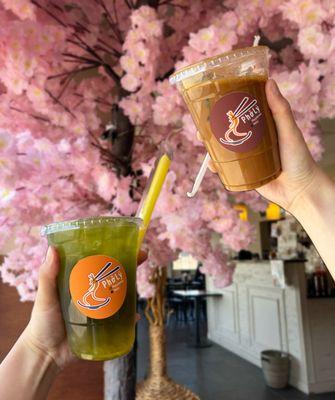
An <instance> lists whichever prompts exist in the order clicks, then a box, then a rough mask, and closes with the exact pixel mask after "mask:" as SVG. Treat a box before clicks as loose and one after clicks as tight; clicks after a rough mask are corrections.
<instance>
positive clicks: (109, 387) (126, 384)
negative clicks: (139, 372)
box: [104, 349, 136, 400]
mask: <svg viewBox="0 0 335 400" xmlns="http://www.w3.org/2000/svg"><path fill="white" fill-rule="evenodd" d="M104 375H105V382H104V400H134V399H135V388H136V365H135V351H134V349H133V350H132V351H131V352H130V353H129V354H127V355H126V356H123V357H120V358H117V359H115V360H111V361H105V363H104Z"/></svg>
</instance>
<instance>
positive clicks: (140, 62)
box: [0, 0, 335, 300]
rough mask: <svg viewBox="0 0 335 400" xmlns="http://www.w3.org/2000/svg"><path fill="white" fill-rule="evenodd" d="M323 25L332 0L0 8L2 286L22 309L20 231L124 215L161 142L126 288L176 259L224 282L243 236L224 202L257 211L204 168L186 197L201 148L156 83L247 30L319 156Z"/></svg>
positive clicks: (112, 0) (324, 102)
mask: <svg viewBox="0 0 335 400" xmlns="http://www.w3.org/2000/svg"><path fill="white" fill-rule="evenodd" d="M334 17H335V3H334V2H333V1H332V0H270V1H265V0H254V1H252V2H245V1H242V0H236V1H235V0H226V1H217V0H194V1H192V2H189V1H187V0H71V1H66V0H57V1H56V0H0V21H1V24H0V166H1V169H0V209H1V213H0V225H1V236H0V248H1V247H3V246H4V244H5V243H6V242H7V241H8V240H11V239H12V238H15V239H14V241H15V246H14V248H13V250H12V251H10V252H9V253H8V254H7V255H6V258H5V262H4V264H3V266H2V267H1V276H2V279H3V281H4V282H7V283H9V284H11V285H13V286H15V287H16V288H17V289H18V292H19V294H20V297H21V299H22V300H33V299H34V296H35V292H36V284H37V275H38V267H39V265H40V262H41V260H42V258H43V255H44V253H45V247H46V244H45V242H43V241H42V240H41V239H40V238H39V237H38V235H36V232H35V230H34V229H33V227H38V226H41V225H42V224H45V223H48V222H51V221H55V220H65V219H72V218H79V217H83V216H88V215H97V214H99V215H108V214H128V215H129V214H132V213H134V212H135V210H136V208H137V204H138V201H139V199H140V196H141V193H142V190H143V186H144V184H145V181H146V178H147V176H148V174H149V171H150V168H151V166H152V164H153V161H154V159H155V155H156V154H157V151H158V149H159V148H160V146H161V145H162V144H164V143H168V145H169V146H170V147H171V148H172V149H173V150H174V162H173V165H172V168H171V171H170V172H169V175H168V178H167V182H166V184H165V187H164V190H163V193H162V195H161V198H160V201H159V203H158V205H157V208H156V210H155V215H154V218H153V220H152V223H151V227H150V230H149V232H148V234H147V237H146V240H147V243H148V245H149V247H150V255H149V260H148V261H147V262H146V264H145V265H144V266H143V267H141V268H140V269H139V271H138V288H139V293H140V295H142V296H143V297H152V296H153V295H154V286H153V284H152V283H150V279H149V278H150V276H152V275H153V272H154V270H155V268H157V266H166V265H167V264H168V263H169V262H171V261H172V260H173V259H174V258H175V257H176V256H177V255H178V252H179V251H180V250H183V251H187V252H189V253H191V254H193V255H194V256H195V257H197V258H198V259H199V260H200V261H202V262H203V267H202V269H203V272H205V273H207V274H209V275H212V276H213V278H214V280H215V282H216V284H217V285H219V286H225V285H227V284H229V283H230V282H231V277H232V271H233V270H232V265H230V263H229V261H228V257H227V252H228V251H230V250H233V251H237V250H239V249H241V248H245V247H247V246H248V245H249V244H250V242H251V241H252V237H253V228H252V226H251V225H250V224H249V223H248V222H245V221H241V220H240V219H239V217H238V212H237V211H236V210H235V209H234V208H233V206H234V203H241V202H244V203H246V204H248V205H249V206H250V208H252V209H253V210H256V211H260V210H264V208H265V206H266V203H265V202H264V201H263V200H262V199H260V198H259V196H258V195H257V194H256V193H254V192H248V193H242V194H237V195H232V194H231V193H228V192H226V191H225V190H224V188H223V187H222V186H221V184H220V183H219V181H218V178H217V177H216V176H214V175H211V174H209V173H208V174H207V175H206V179H205V182H204V184H203V186H202V190H201V192H200V193H199V195H198V196H197V197H196V198H195V199H192V200H188V199H187V198H186V197H185V192H186V191H187V190H189V189H190V187H191V185H192V179H193V178H194V176H195V175H196V172H197V169H198V167H199V163H200V161H201V159H202V157H203V155H204V148H203V146H202V144H201V143H200V142H198V141H197V140H196V135H195V127H194V125H193V122H192V120H191V117H190V115H189V114H188V112H187V111H186V108H185V106H184V104H183V102H182V99H181V98H180V96H179V95H178V93H177V92H176V89H175V88H173V87H171V86H170V85H169V83H168V80H167V78H168V76H169V75H170V73H171V72H173V71H174V70H175V68H179V67H182V66H184V65H187V64H189V63H192V62H195V61H198V60H199V59H201V58H204V57H208V56H211V55H214V54H217V53H221V52H224V51H228V50H231V49H232V48H236V47H243V46H247V45H250V44H251V43H252V40H253V36H254V35H255V34H260V36H261V44H265V45H268V46H269V47H270V49H271V55H272V58H271V75H272V77H274V78H275V79H276V80H277V82H278V83H279V85H280V87H281V90H282V92H283V94H284V95H285V96H286V97H287V98H288V99H289V101H290V102H291V105H292V108H293V111H294V113H295V116H296V118H297V121H298V124H299V126H300V127H301V129H302V131H303V134H304V137H305V139H306V142H307V144H308V146H309V148H310V150H311V152H312V154H313V156H314V157H315V159H317V160H318V159H320V157H321V155H322V150H323V149H322V145H321V135H320V132H319V128H318V123H317V121H318V119H319V118H321V117H331V118H332V117H334V116H335V97H334V96H335V90H334V88H335V73H334V72H335V57H334V51H335V50H334V49H335V27H334ZM215 234H216V235H219V237H220V238H221V239H220V240H219V242H218V241H216V242H215V243H216V244H215V245H214V244H213V243H214V241H212V240H211V239H212V237H213V235H215Z"/></svg>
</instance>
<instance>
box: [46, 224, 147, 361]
mask: <svg viewBox="0 0 335 400" xmlns="http://www.w3.org/2000/svg"><path fill="white" fill-rule="evenodd" d="M141 223H142V220H141V219H140V218H132V217H96V218H86V219H79V220H74V221H66V222H56V223H53V224H50V225H46V226H45V227H43V228H42V235H44V236H47V239H48V243H49V245H52V246H54V247H55V248H56V249H57V251H58V254H59V258H60V271H59V274H58V291H59V298H60V303H61V308H62V313H63V317H64V321H65V326H66V332H67V338H68V342H69V345H70V348H71V350H72V352H73V353H74V354H75V355H76V356H78V357H79V358H82V359H86V360H109V359H113V358H116V357H120V356H122V355H124V354H127V353H128V352H129V351H130V350H131V349H132V346H133V344H134V340H135V316H136V265H137V253H138V240H139V230H140V227H141Z"/></svg>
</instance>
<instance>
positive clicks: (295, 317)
mask: <svg viewBox="0 0 335 400" xmlns="http://www.w3.org/2000/svg"><path fill="white" fill-rule="evenodd" d="M285 274H286V278H287V282H288V284H287V287H286V288H285V289H282V288H279V287H277V286H276V285H275V284H274V282H273V279H272V275H271V268H270V264H269V262H264V261H263V262H240V263H238V265H237V269H236V272H235V276H234V283H233V285H231V286H230V287H228V288H225V289H221V291H222V293H223V297H222V298H212V299H208V300H207V302H208V303H207V304H208V328H209V329H208V334H209V338H210V339H211V340H213V341H214V342H216V343H218V344H220V345H222V346H224V347H226V348H228V349H229V350H231V351H233V352H235V353H236V354H238V355H240V356H241V357H243V358H245V359H247V360H249V361H251V362H252V363H254V364H256V365H258V366H260V352H261V351H262V350H265V349H277V350H282V351H286V352H289V353H290V355H291V374H290V383H291V384H292V385H293V386H295V387H297V388H299V389H300V390H302V391H304V392H306V393H309V392H325V391H331V390H335V299H315V300H307V299H306V297H305V293H306V290H305V276H304V265H303V264H302V263H287V264H285ZM207 287H208V289H209V290H211V289H213V290H214V289H215V291H217V290H218V289H217V288H214V286H213V283H212V281H211V280H210V279H209V280H208V282H207ZM322 302H324V303H322ZM322 304H324V305H325V307H322ZM325 321H326V322H325ZM327 321H328V322H327Z"/></svg>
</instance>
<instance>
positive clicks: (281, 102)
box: [265, 79, 304, 144]
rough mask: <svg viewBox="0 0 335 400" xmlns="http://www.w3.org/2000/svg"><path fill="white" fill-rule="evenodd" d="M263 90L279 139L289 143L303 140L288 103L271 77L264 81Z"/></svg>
mask: <svg viewBox="0 0 335 400" xmlns="http://www.w3.org/2000/svg"><path fill="white" fill-rule="evenodd" d="M265 92H266V97H267V100H268V103H269V107H270V109H271V112H272V115H273V119H274V120H275V123H276V127H277V131H278V136H279V141H283V140H284V141H285V142H286V141H289V142H290V143H291V144H294V143H297V142H299V144H301V143H302V142H304V140H303V137H302V134H301V132H300V129H299V128H298V126H297V124H296V122H295V120H294V117H293V113H292V110H291V107H290V104H289V102H288V101H287V100H286V99H285V97H284V96H283V95H282V94H281V92H280V90H279V88H278V85H277V83H276V82H275V81H274V80H273V79H269V80H268V81H267V82H266V86H265Z"/></svg>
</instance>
